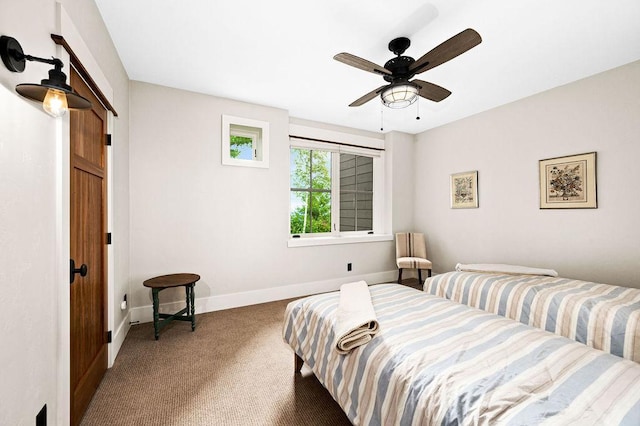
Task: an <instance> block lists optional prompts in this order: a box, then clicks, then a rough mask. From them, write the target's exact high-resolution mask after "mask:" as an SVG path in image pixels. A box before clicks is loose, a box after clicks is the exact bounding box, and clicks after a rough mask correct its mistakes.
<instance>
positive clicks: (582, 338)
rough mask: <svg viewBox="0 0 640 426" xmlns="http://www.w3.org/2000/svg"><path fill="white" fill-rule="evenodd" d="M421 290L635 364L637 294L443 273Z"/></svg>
mask: <svg viewBox="0 0 640 426" xmlns="http://www.w3.org/2000/svg"><path fill="white" fill-rule="evenodd" d="M424 290H425V291H426V292H428V293H430V294H434V295H436V296H440V297H445V298H447V299H451V300H453V301H456V302H459V303H463V304H465V305H469V306H473V307H475V308H479V309H482V310H485V311H487V312H492V313H494V314H498V315H502V316H504V317H507V318H511V319H514V320H517V321H520V322H522V323H523V324H528V325H531V326H533V327H537V328H541V329H543V330H546V331H549V332H552V333H556V334H559V335H561V336H564V337H568V338H570V339H574V340H576V341H578V342H581V343H584V344H586V345H589V346H592V347H594V348H596V349H601V350H603V351H606V352H609V353H612V354H614V355H617V356H620V357H623V358H627V359H630V360H632V361H635V362H640V289H636V288H627V287H619V286H613V285H607V284H598V283H592V282H587V281H579V280H571V279H567V278H559V277H544V276H534V275H508V274H500V273H478V272H447V273H445V274H441V275H436V276H434V277H431V278H428V279H427V280H426V281H425V283H424Z"/></svg>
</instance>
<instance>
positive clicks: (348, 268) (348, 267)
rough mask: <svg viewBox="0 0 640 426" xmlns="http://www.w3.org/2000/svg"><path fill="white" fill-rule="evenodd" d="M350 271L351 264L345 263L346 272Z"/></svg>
mask: <svg viewBox="0 0 640 426" xmlns="http://www.w3.org/2000/svg"><path fill="white" fill-rule="evenodd" d="M349 271H351V264H350V263H347V272H349Z"/></svg>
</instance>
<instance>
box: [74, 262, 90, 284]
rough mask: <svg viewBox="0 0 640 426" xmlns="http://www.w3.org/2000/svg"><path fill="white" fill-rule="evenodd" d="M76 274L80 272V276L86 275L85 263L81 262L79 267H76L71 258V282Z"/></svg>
mask: <svg viewBox="0 0 640 426" xmlns="http://www.w3.org/2000/svg"><path fill="white" fill-rule="evenodd" d="M76 274H80V276H81V277H86V276H87V265H85V264H84V263H83V264H82V265H81V266H80V267H79V268H76V262H75V260H73V259H71V284H73V281H74V280H75V279H76Z"/></svg>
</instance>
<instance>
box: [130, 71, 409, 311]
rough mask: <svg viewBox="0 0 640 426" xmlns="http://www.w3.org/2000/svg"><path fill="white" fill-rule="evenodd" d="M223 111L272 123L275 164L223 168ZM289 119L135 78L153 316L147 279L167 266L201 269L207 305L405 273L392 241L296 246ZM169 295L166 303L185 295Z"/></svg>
mask: <svg viewBox="0 0 640 426" xmlns="http://www.w3.org/2000/svg"><path fill="white" fill-rule="evenodd" d="M167 105H172V107H171V109H170V110H169V111H170V113H169V114H168V113H167V112H168V110H167ZM222 114H229V115H233V116H238V117H244V118H249V119H254V120H262V121H267V122H269V125H270V164H269V168H268V169H261V168H247V167H237V166H223V165H222V163H221V146H220V144H221V115H222ZM293 121H295V122H296V123H299V124H300V123H302V124H305V125H308V124H309V123H308V122H304V121H301V120H293ZM289 122H290V118H289V115H288V113H287V111H285V110H280V109H275V108H269V107H264V106H258V105H252V104H247V103H242V102H237V101H232V100H228V99H221V98H216V97H213V96H206V95H201V94H196V93H192V92H186V91H181V90H176V89H170V88H166V87H161V86H156V85H151V84H147V83H140V82H132V84H131V158H130V161H131V290H132V293H133V295H134V298H133V299H132V300H133V302H134V305H135V306H136V307H140V308H141V309H144V310H145V312H146V313H145V314H143V313H141V314H140V316H141V317H143V319H146V320H149V319H150V316H149V315H150V312H151V310H150V305H151V297H150V292H149V291H148V289H146V288H144V287H142V282H143V281H144V280H145V279H147V278H150V277H153V276H156V275H160V274H165V273H172V272H179V271H192V272H196V273H198V274H200V275H201V277H202V280H201V281H200V282H199V283H198V284H197V285H196V299H197V300H196V306H197V307H198V308H201V309H205V310H212V309H217V308H220V307H221V306H238V305H242V304H247V303H252V302H253V303H257V302H259V301H264V300H269V299H270V300H275V299H278V298H286V297H294V296H296V295H299V294H300V293H306V292H309V291H326V290H327V287H326V286H324V284H327V285H329V286H330V287H331V286H333V287H332V288H337V285H338V283H343V282H345V281H348V280H350V279H352V278H356V277H357V278H362V277H366V278H368V279H372V280H386V279H389V278H393V277H394V276H395V262H394V244H393V242H392V241H384V242H370V243H362V244H347V245H333V246H320V247H296V248H288V247H287V239H288V235H289V231H288V229H289V228H288V226H289V223H288V217H289V196H290V195H289V138H288V134H289ZM318 126H321V125H319V124H318ZM325 127H326V126H325ZM334 130H335V127H334ZM338 130H341V131H345V130H348V129H344V128H340V129H338ZM354 133H357V134H362V133H363V132H361V131H360V132H358V131H354ZM374 136H375V135H374ZM377 137H380V136H377ZM405 145H407V146H409V144H408V143H407V144H405ZM398 146H400V147H401V148H402V149H409V148H407V146H405V147H403V146H402V144H401V143H399V144H398ZM411 178H412V176H411V175H410V174H406V173H405V174H403V175H401V176H399V177H398V179H397V180H398V184H399V185H402V184H403V183H402V180H404V181H405V183H404V185H406V180H410V179H411ZM395 201H396V200H394V202H395ZM403 202H405V203H406V202H407V201H406V200H405V201H403ZM406 210H409V209H406ZM408 220H409V218H408V217H407V219H406V220H405V222H408ZM396 225H397V226H402V227H405V226H407V225H408V224H407V223H403V222H402V220H401V221H400V223H399V224H396V223H394V226H396ZM348 262H351V263H352V264H353V271H352V272H347V268H346V265H347V263H348ZM163 293H164V292H163ZM163 293H161V295H160V296H161V302H163V301H164V302H166V301H171V300H178V299H181V298H183V296H182V293H181V292H176V293H175V294H174V295H171V294H170V293H169V292H167V294H163ZM163 297H164V300H163Z"/></svg>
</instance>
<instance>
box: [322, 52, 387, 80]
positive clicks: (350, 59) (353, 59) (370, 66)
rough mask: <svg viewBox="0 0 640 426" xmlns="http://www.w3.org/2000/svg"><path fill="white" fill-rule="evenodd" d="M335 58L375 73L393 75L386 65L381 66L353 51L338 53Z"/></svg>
mask: <svg viewBox="0 0 640 426" xmlns="http://www.w3.org/2000/svg"><path fill="white" fill-rule="evenodd" d="M333 59H335V60H336V61H339V62H342V63H343V64H347V65H351V66H352V67H356V68H360V69H361V70H365V71H369V72H372V73H374V74H379V75H391V71H389V70H388V69H386V68H385V67H381V66H380V65H377V64H374V63H373V62H371V61H367V60H366V59H362V58H360V57H358V56H356V55H352V54H351V53H344V52H343V53H338V54H337V55H336V56H334V57H333Z"/></svg>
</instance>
